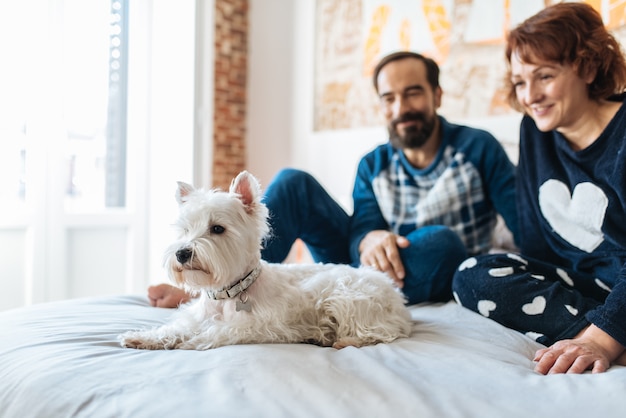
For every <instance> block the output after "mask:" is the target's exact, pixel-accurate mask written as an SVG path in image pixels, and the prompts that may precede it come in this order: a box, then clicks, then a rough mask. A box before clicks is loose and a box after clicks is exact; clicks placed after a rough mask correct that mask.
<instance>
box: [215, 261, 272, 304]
mask: <svg viewBox="0 0 626 418" xmlns="http://www.w3.org/2000/svg"><path fill="white" fill-rule="evenodd" d="M259 274H261V264H259V265H258V266H256V267H255V268H254V270H252V271H251V272H250V273H248V274H246V276H245V277H244V278H243V279H241V280H239V281H238V282H235V283H234V284H231V285H230V286H229V287H228V288H223V289H222V290H207V291H206V294H207V296H209V298H211V299H213V300H222V299H230V298H234V297H235V296H237V295H238V294H240V293H241V292H243V291H245V290H247V289H248V288H249V287H250V286H251V285H252V283H254V281H255V280H256V279H257V277H259Z"/></svg>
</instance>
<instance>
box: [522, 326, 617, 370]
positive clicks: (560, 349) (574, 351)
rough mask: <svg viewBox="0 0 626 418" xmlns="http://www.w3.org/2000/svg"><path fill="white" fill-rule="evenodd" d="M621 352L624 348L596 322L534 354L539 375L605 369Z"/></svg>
mask: <svg viewBox="0 0 626 418" xmlns="http://www.w3.org/2000/svg"><path fill="white" fill-rule="evenodd" d="M623 353H624V347H623V346H622V345H621V344H620V343H618V342H617V341H616V340H615V339H613V337H611V336H610V335H609V334H607V333H606V332H604V331H602V330H601V329H600V328H598V327H596V326H595V325H593V324H592V325H590V326H589V327H587V328H586V329H585V330H584V331H583V332H581V333H580V334H579V335H578V336H576V337H575V338H574V339H572V340H561V341H557V342H556V343H554V344H553V345H552V346H550V347H548V348H544V349H541V350H538V351H537V353H536V354H535V359H534V360H535V361H536V362H537V365H536V366H535V371H536V372H539V373H541V374H555V373H583V372H584V371H586V370H591V372H592V373H602V372H605V371H606V370H607V369H608V368H609V367H611V363H612V362H613V361H614V360H616V359H617V358H618V357H620V356H621V355H622V354H623Z"/></svg>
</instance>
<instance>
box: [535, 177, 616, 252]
mask: <svg viewBox="0 0 626 418" xmlns="http://www.w3.org/2000/svg"><path fill="white" fill-rule="evenodd" d="M608 204H609V199H608V198H607V197H606V195H605V194H604V192H603V191H602V189H600V188H599V187H598V186H596V185H595V184H593V183H588V182H585V183H579V184H577V185H576V187H574V192H573V193H571V194H570V190H569V188H568V187H567V186H566V185H565V184H564V183H563V182H561V181H559V180H554V179H550V180H548V181H546V182H545V183H544V184H542V185H541V187H540V188H539V207H540V208H541V213H542V214H543V216H544V217H545V218H546V220H547V221H548V223H549V224H550V226H551V227H552V229H554V231H555V232H556V233H557V234H559V236H561V238H563V239H564V240H565V241H567V242H569V243H570V244H571V245H573V246H574V247H576V248H579V249H581V250H583V251H585V252H587V253H591V252H593V250H595V249H596V248H598V246H599V245H600V244H602V242H603V241H604V234H603V233H602V225H603V223H604V216H605V214H606V208H607V206H608Z"/></svg>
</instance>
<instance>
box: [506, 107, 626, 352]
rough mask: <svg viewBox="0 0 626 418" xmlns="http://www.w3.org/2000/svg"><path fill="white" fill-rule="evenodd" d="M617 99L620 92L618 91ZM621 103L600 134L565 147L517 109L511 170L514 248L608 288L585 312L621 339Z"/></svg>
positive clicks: (625, 311)
mask: <svg viewBox="0 0 626 418" xmlns="http://www.w3.org/2000/svg"><path fill="white" fill-rule="evenodd" d="M619 100H620V101H621V100H623V97H621V98H619ZM625 159H626V107H625V106H623V105H622V107H621V108H620V110H619V111H618V113H617V114H616V115H615V117H614V118H613V120H612V121H611V122H610V123H609V125H608V126H607V127H606V129H605V130H604V132H603V133H602V134H601V135H600V137H599V138H598V139H597V140H596V141H595V142H594V143H593V144H592V145H591V146H589V147H587V148H586V149H584V150H582V151H573V150H572V149H571V148H570V147H569V145H568V143H567V141H566V139H565V138H564V137H563V136H562V135H561V134H559V133H558V132H556V131H552V132H545V133H544V132H541V131H539V130H538V129H537V127H536V126H535V123H534V121H533V120H532V119H531V118H529V117H527V116H526V117H524V119H523V120H522V124H521V132H520V162H519V167H518V170H519V175H518V178H517V190H518V213H519V217H520V233H521V235H520V243H519V244H520V248H521V251H522V254H524V255H527V256H529V257H533V258H537V259H540V260H543V261H546V262H548V263H551V264H554V265H557V266H561V267H565V268H568V269H572V270H575V271H577V272H581V273H585V274H587V275H589V276H591V277H593V278H595V279H598V280H600V281H601V284H600V286H606V287H608V288H612V292H611V293H610V294H609V296H608V298H607V299H606V301H605V303H604V305H600V306H599V307H598V308H597V309H595V310H593V311H591V312H589V313H588V314H587V316H586V318H587V319H588V320H589V321H590V322H592V323H593V324H595V325H596V326H598V327H599V328H601V329H602V330H604V331H605V332H607V333H608V334H609V335H611V336H612V337H613V338H615V339H616V340H617V341H619V342H620V343H621V344H622V345H625V346H626V264H625V263H626V167H625V165H624V162H625Z"/></svg>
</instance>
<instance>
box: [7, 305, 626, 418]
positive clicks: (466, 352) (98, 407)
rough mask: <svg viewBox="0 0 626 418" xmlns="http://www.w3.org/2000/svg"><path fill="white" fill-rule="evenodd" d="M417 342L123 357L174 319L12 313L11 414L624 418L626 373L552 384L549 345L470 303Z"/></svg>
mask: <svg viewBox="0 0 626 418" xmlns="http://www.w3.org/2000/svg"><path fill="white" fill-rule="evenodd" d="M409 309H410V311H411V314H412V317H413V319H414V326H413V333H412V335H411V336H410V337H409V338H404V339H400V340H397V341H395V342H393V343H391V344H379V345H376V346H371V347H364V348H353V347H348V348H345V349H342V350H335V349H333V348H323V347H318V346H314V345H307V344H261V345H239V346H230V347H222V348H217V349H214V350H209V351H184V350H171V351H143V350H133V349H127V348H122V347H120V345H119V342H118V340H117V337H118V335H119V334H120V333H122V332H123V331H126V330H129V329H137V328H144V327H152V326H156V325H159V324H161V323H163V322H165V321H167V319H168V317H169V316H170V315H172V313H173V312H174V310H171V309H161V308H153V307H151V306H150V305H149V303H148V301H147V299H146V298H145V297H143V296H108V297H99V298H87V299H74V300H66V301H59V302H51V303H45V304H39V305H33V306H30V307H26V308H20V309H14V310H9V311H5V312H1V313H0V333H1V334H0V335H1V337H2V338H1V339H0V416H1V417H2V418H28V417H46V418H51V417H89V418H93V417H116V418H119V417H135V418H136V417H166V416H167V417H213V416H215V417H238V418H240V417H271V418H277V417H437V418H441V417H481V418H488V417H498V418H501V417H532V418H535V417H570V418H571V417H624V416H626V368H625V367H619V366H616V367H613V368H611V369H610V370H609V371H608V372H607V373H604V374H600V375H592V374H590V373H586V374H583V375H554V376H541V375H539V374H537V373H535V372H533V362H532V357H533V354H534V352H535V350H536V349H538V348H540V347H541V346H540V345H539V344H537V343H536V342H534V341H532V340H531V339H529V338H527V337H525V336H524V335H522V334H519V333H517V332H514V331H511V330H508V329H506V328H504V327H502V326H500V325H498V324H496V323H494V322H492V321H490V320H488V319H486V318H483V317H481V316H480V315H477V314H475V313H472V312H470V311H468V310H465V309H464V308H462V307H460V306H458V305H456V304H455V303H454V302H449V303H447V304H422V305H415V306H411V307H409Z"/></svg>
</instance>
